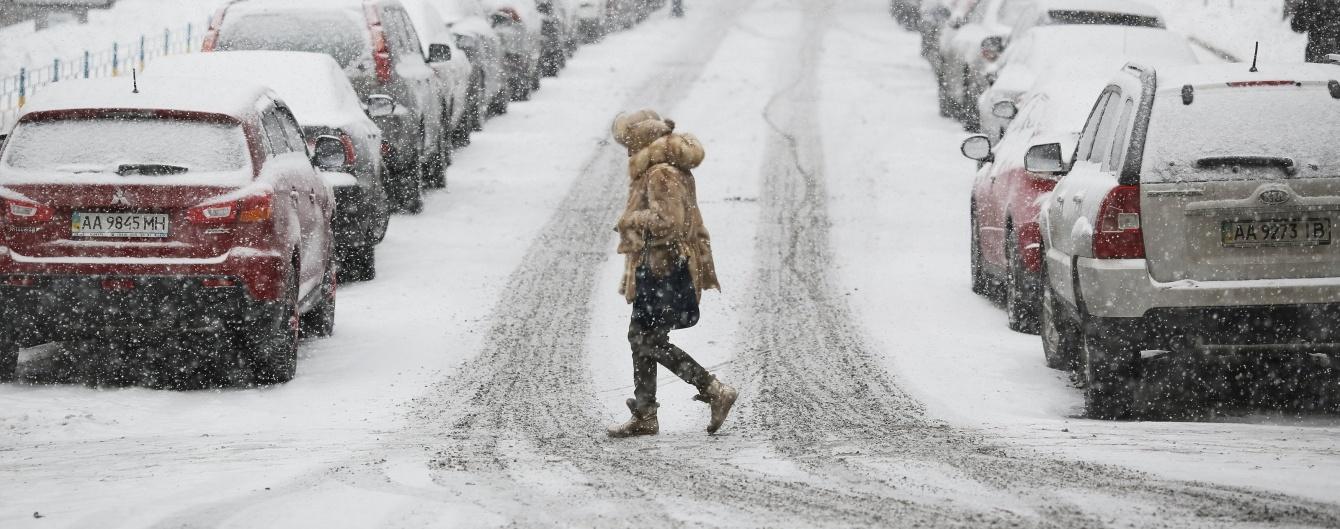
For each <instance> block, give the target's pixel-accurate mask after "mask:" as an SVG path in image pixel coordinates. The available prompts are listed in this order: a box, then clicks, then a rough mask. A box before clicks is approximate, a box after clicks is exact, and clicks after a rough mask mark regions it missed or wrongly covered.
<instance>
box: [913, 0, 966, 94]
mask: <svg viewBox="0 0 1340 529" xmlns="http://www.w3.org/2000/svg"><path fill="white" fill-rule="evenodd" d="M938 1H939V4H938V5H936V6H935V7H933V8H931V9H929V10H928V9H923V10H922V21H921V23H922V25H921V55H922V57H925V58H926V60H927V61H928V62H930V65H931V72H932V73H934V74H935V82H936V86H937V93H938V94H939V96H940V115H941V116H944V117H957V116H958V115H959V113H958V112H957V110H956V109H955V108H954V106H953V105H952V104H951V102H950V101H949V99H948V97H947V96H948V94H949V89H948V88H947V87H946V86H945V83H946V78H945V64H944V57H943V56H942V55H940V45H941V44H942V43H943V42H944V40H945V37H944V36H945V34H947V33H951V32H953V31H954V30H956V29H957V28H958V26H960V25H961V24H962V23H963V21H964V20H966V19H967V16H968V13H969V12H971V11H972V9H973V7H975V6H976V5H977V4H978V2H979V1H980V0H938Z"/></svg>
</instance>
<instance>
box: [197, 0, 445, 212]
mask: <svg viewBox="0 0 1340 529" xmlns="http://www.w3.org/2000/svg"><path fill="white" fill-rule="evenodd" d="M202 50H203V51H235V50H286V51H309V52H319V53H326V54H328V55H330V56H331V57H333V58H334V59H335V61H336V62H338V63H339V64H340V67H341V68H343V69H344V73H345V75H347V76H348V77H349V81H350V82H352V83H353V85H354V89H355V90H356V91H357V92H358V94H359V96H360V97H362V98H367V97H369V96H373V95H386V96H389V97H391V99H392V100H393V101H394V102H395V110H394V111H393V112H392V113H391V114H390V115H387V116H381V117H377V118H376V119H375V121H376V122H377V125H379V126H380V127H381V129H382V134H383V138H384V141H385V142H386V143H387V148H388V151H389V152H388V153H387V166H388V169H389V171H388V178H386V184H387V191H388V192H389V194H390V196H391V198H392V203H393V204H395V205H396V207H397V208H398V209H400V210H401V211H407V212H410V213H418V212H420V211H422V210H423V197H422V193H423V184H424V181H425V176H424V175H425V174H429V175H436V174H440V173H441V172H442V171H443V170H445V165H446V157H447V155H448V154H449V152H448V149H449V144H448V142H449V141H450V138H449V137H448V130H447V127H446V126H445V125H444V122H443V115H444V114H445V113H444V112H443V109H442V101H443V100H444V99H445V98H443V97H442V96H441V94H439V93H438V91H439V90H440V85H439V84H438V83H436V82H435V75H436V74H435V72H434V71H433V69H432V68H431V67H430V66H429V64H428V60H427V58H426V56H425V53H424V50H423V48H422V46H420V43H419V37H418V34H417V33H416V32H415V30H414V26H413V24H411V23H410V20H409V15H408V14H406V13H405V9H404V7H403V6H402V5H401V4H400V2H399V1H398V0H366V1H357V0H332V1H330V2H326V3H297V4H295V3H293V2H291V1H285V0H241V1H238V2H234V3H231V4H228V5H227V6H226V7H224V8H222V9H220V10H219V12H218V13H217V14H215V16H214V19H213V21H212V22H211V23H210V29H209V32H208V33H207V34H206V35H205V42H204V44H203V46H202Z"/></svg>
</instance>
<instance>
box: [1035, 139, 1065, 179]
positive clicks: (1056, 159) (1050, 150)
mask: <svg viewBox="0 0 1340 529" xmlns="http://www.w3.org/2000/svg"><path fill="white" fill-rule="evenodd" d="M1024 170H1026V171H1028V172H1030V173H1034V174H1039V175H1053V176H1064V175H1065V174H1066V173H1067V172H1069V171H1070V170H1069V169H1067V168H1066V163H1065V160H1064V159H1063V158H1062V154H1061V144H1059V143H1044V144H1042V145H1034V146H1032V147H1029V149H1028V154H1025V155H1024Z"/></svg>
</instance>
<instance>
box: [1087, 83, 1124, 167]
mask: <svg viewBox="0 0 1340 529" xmlns="http://www.w3.org/2000/svg"><path fill="white" fill-rule="evenodd" d="M1103 106H1104V107H1105V108H1104V109H1103V115H1102V118H1100V119H1099V121H1098V129H1097V133H1096V134H1095V135H1094V139H1093V146H1092V148H1091V149H1090V150H1089V156H1088V157H1087V158H1086V159H1087V160H1089V161H1091V162H1093V163H1097V164H1102V163H1103V162H1105V161H1107V155H1108V153H1110V152H1112V137H1113V136H1115V135H1116V133H1117V125H1118V124H1119V123H1120V122H1121V120H1120V119H1119V118H1118V116H1117V115H1118V113H1119V110H1120V107H1121V94H1119V93H1116V92H1110V93H1109V95H1108V98H1107V100H1106V102H1105V103H1104V105H1103Z"/></svg>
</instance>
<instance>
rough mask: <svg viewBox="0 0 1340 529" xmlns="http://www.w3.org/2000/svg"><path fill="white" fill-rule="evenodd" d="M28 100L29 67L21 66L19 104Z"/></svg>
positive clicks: (21, 104)
mask: <svg viewBox="0 0 1340 529" xmlns="http://www.w3.org/2000/svg"><path fill="white" fill-rule="evenodd" d="M27 102H28V69H27V68H19V106H20V107H22V106H23V104H24V103H27Z"/></svg>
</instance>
